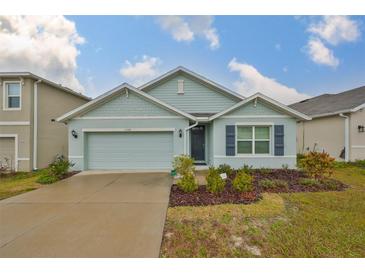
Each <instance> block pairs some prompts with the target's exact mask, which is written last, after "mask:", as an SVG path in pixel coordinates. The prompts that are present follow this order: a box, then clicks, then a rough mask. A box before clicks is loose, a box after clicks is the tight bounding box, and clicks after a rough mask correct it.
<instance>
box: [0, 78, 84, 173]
mask: <svg viewBox="0 0 365 274" xmlns="http://www.w3.org/2000/svg"><path fill="white" fill-rule="evenodd" d="M0 92H1V96H0V161H1V164H2V165H8V167H9V168H10V169H13V170H16V171H30V170H35V169H39V168H44V167H46V166H47V165H48V164H49V163H50V162H52V161H53V160H54V158H55V156H56V155H65V156H67V155H68V144H67V142H68V141H67V140H68V138H67V137H68V136H67V126H65V125H63V124H60V123H57V122H55V121H54V119H55V118H57V117H59V116H60V115H62V114H64V113H66V112H68V111H70V110H72V109H74V108H76V107H79V106H81V105H83V104H85V103H86V102H88V101H90V98H88V97H86V96H84V95H82V94H80V93H78V92H75V91H73V90H71V89H68V88H66V87H63V86H62V85H59V84H56V83H54V82H51V81H49V80H46V79H44V78H41V77H39V76H37V75H34V74H32V73H29V72H0ZM5 158H7V159H8V160H7V161H5Z"/></svg>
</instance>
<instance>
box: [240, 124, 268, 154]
mask: <svg viewBox="0 0 365 274" xmlns="http://www.w3.org/2000/svg"><path fill="white" fill-rule="evenodd" d="M239 127H248V128H251V129H252V131H251V132H252V135H251V139H248V138H238V128H239ZM257 127H267V128H269V138H268V139H263V138H258V139H256V126H245V125H241V126H237V127H236V128H237V130H236V132H237V138H236V147H237V148H236V150H237V153H236V154H238V155H255V154H259V155H268V154H270V153H271V126H257ZM240 141H242V142H244V141H246V142H251V146H252V147H251V151H252V152H251V153H239V152H238V142H240ZM256 141H258V142H260V141H263V142H269V152H268V153H256V151H255V143H256Z"/></svg>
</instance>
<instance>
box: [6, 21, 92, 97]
mask: <svg viewBox="0 0 365 274" xmlns="http://www.w3.org/2000/svg"><path fill="white" fill-rule="evenodd" d="M0 41H1V42H0V56H1V57H0V68H1V70H3V71H31V72H33V73H35V74H39V75H40V76H43V77H45V78H47V79H50V80H52V81H55V82H58V83H61V84H63V85H64V86H67V87H70V88H73V89H75V90H77V91H83V87H82V85H81V84H80V82H79V81H78V79H77V78H76V75H75V72H76V69H77V62H76V58H77V56H78V54H79V51H78V49H77V47H76V46H77V45H79V44H82V43H84V42H85V39H84V38H83V37H81V36H80V35H79V34H78V33H77V30H76V26H75V24H74V22H72V21H70V20H68V19H66V18H65V17H63V16H0Z"/></svg>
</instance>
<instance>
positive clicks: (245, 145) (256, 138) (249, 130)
mask: <svg viewBox="0 0 365 274" xmlns="http://www.w3.org/2000/svg"><path fill="white" fill-rule="evenodd" d="M236 132H237V134H236V150H237V151H236V154H238V155H240V154H243V155H247V154H270V153H271V126H268V125H237V131H236Z"/></svg>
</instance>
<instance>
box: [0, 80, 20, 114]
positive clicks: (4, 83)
mask: <svg viewBox="0 0 365 274" xmlns="http://www.w3.org/2000/svg"><path fill="white" fill-rule="evenodd" d="M12 83H13V84H17V83H18V84H20V95H19V97H20V99H19V107H18V108H9V107H7V106H6V105H7V102H8V100H7V94H8V91H7V89H6V84H12ZM22 83H23V82H22V81H21V80H19V81H18V80H17V81H3V82H2V85H3V110H4V111H20V110H22V93H23V85H22Z"/></svg>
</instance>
